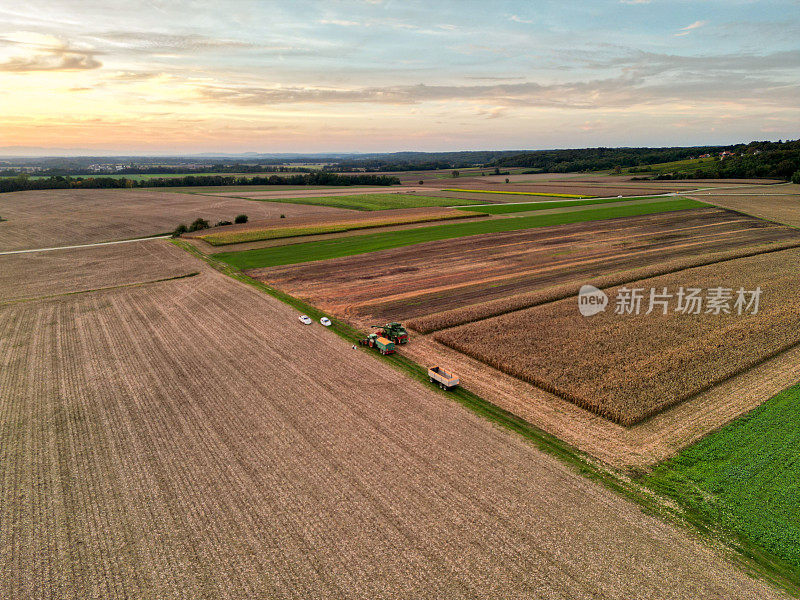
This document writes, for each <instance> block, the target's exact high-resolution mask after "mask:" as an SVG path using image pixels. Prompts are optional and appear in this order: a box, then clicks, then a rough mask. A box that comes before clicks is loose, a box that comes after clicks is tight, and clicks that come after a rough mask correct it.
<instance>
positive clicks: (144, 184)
mask: <svg viewBox="0 0 800 600" xmlns="http://www.w3.org/2000/svg"><path fill="white" fill-rule="evenodd" d="M399 183H400V180H399V179H397V177H391V176H388V175H338V174H336V173H326V172H320V171H316V172H313V173H302V174H300V173H298V174H293V175H269V176H265V177H233V176H225V175H187V176H185V177H164V178H160V177H159V178H153V179H142V180H138V181H137V180H135V179H128V178H126V177H68V176H67V177H64V176H54V177H45V178H38V179H33V178H29V177H25V176H21V177H9V178H4V179H0V193H2V192H20V191H26V190H56V189H98V188H100V189H112V188H152V187H195V186H230V185H243V186H244V185H375V186H384V185H386V186H388V185H398V184H399Z"/></svg>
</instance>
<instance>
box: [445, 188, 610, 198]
mask: <svg viewBox="0 0 800 600" xmlns="http://www.w3.org/2000/svg"><path fill="white" fill-rule="evenodd" d="M442 191H443V192H469V193H470V194H506V195H512V196H547V197H548V198H594V197H595V196H589V195H587V194H554V193H547V192H509V191H506V190H464V189H461V188H447V189H444V190H442Z"/></svg>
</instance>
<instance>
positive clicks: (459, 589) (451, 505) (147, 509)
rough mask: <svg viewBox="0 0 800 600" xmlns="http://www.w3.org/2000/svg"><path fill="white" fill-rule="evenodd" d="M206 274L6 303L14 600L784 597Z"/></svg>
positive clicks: (555, 464)
mask: <svg viewBox="0 0 800 600" xmlns="http://www.w3.org/2000/svg"><path fill="white" fill-rule="evenodd" d="M153 244H166V242H153ZM197 270H200V271H202V272H201V274H200V275H198V276H196V277H192V278H189V279H181V280H174V281H168V282H162V283H155V284H152V285H147V286H140V287H131V288H125V289H115V290H107V291H99V292H90V293H86V294H81V295H76V296H62V297H59V298H54V299H47V300H37V301H31V302H26V303H17V304H10V305H6V306H2V307H0V390H2V401H0V439H2V440H3V444H2V445H0V572H2V573H3V577H2V578H0V597H4V598H75V599H79V598H80V599H83V598H104V599H115V598H152V599H156V598H158V599H167V598H231V599H233V598H236V599H239V598H241V599H250V598H298V599H305V598H348V599H349V598H368V599H379V598H387V599H389V598H436V599H445V598H446V599H448V600H449V599H451V598H537V599H553V600H555V599H561V600H582V599H585V600H596V599H620V600H622V599H631V598H636V599H637V600H647V599H653V600H656V599H657V600H668V599H675V600H678V599H686V600H696V599H704V600H705V599H709V600H710V599H714V600H728V599H730V598H737V599H753V600H756V599H758V600H765V599H769V598H779V597H783V596H782V595H781V594H779V593H778V592H775V591H774V590H772V589H771V588H769V587H768V586H767V585H766V584H764V583H763V582H761V581H759V580H757V579H753V578H751V577H750V576H748V575H747V574H745V573H744V572H743V571H741V570H740V569H739V568H738V567H736V566H734V565H733V564H731V563H729V562H728V561H727V560H726V559H725V558H724V557H722V556H721V555H720V554H719V553H718V552H717V551H716V550H714V549H712V548H710V547H707V546H705V545H704V544H701V543H700V542H698V541H697V540H695V539H694V538H692V537H691V536H690V535H689V534H687V533H686V532H684V531H682V530H678V529H675V528H674V527H672V526H670V525H667V524H665V523H663V522H662V521H660V520H658V519H656V518H655V517H651V516H648V515H645V514H643V513H642V511H641V510H640V509H639V507H638V506H636V505H634V504H632V503H630V502H628V501H626V500H624V499H622V498H621V497H619V496H617V495H616V494H614V493H613V492H611V491H609V490H608V489H606V488H604V487H602V486H600V485H598V484H597V483H595V482H593V481H591V480H589V479H587V478H584V477H582V476H581V475H579V474H577V473H575V472H573V471H572V470H571V469H570V468H569V467H567V466H565V465H564V464H563V463H561V462H560V461H558V460H557V459H555V458H554V457H551V456H549V455H547V454H544V453H542V452H540V451H539V450H537V449H536V448H534V447H532V446H531V445H530V444H529V443H528V442H526V441H525V440H523V439H522V438H520V437H518V436H516V435H514V434H512V433H510V432H508V431H506V430H503V429H501V428H499V427H496V426H494V425H492V424H491V423H489V422H487V421H485V420H483V419H482V418H480V417H478V416H476V415H474V414H473V413H471V412H468V411H467V410H466V409H464V408H462V407H460V406H459V405H457V404H455V403H454V402H452V401H451V400H449V399H448V398H447V397H446V396H445V395H443V394H440V393H437V392H435V391H433V390H432V389H430V388H428V387H427V386H423V385H422V384H419V383H416V382H413V381H410V380H408V379H407V378H406V377H405V376H404V375H402V374H401V373H399V372H397V371H395V370H393V369H391V368H390V367H388V366H387V365H386V364H385V363H382V362H381V361H380V360H379V359H378V358H377V357H376V356H374V355H371V354H368V353H367V352H366V351H361V350H352V349H351V348H350V345H349V344H347V343H346V342H345V341H343V340H342V339H340V338H339V337H337V336H336V335H335V334H333V333H332V332H330V331H328V330H325V329H324V328H322V327H320V326H317V325H313V326H303V325H302V324H300V323H299V322H298V320H297V313H296V312H295V311H294V310H292V309H291V308H289V307H288V306H286V305H284V304H282V303H280V302H279V301H277V300H275V299H273V298H271V297H269V296H265V295H264V294H262V293H260V292H258V291H257V290H254V289H252V288H250V287H248V286H245V285H243V284H240V283H238V282H236V281H234V280H231V279H229V278H227V277H225V276H223V275H221V274H219V273H217V272H214V271H210V270H208V269H207V268H206V267H205V266H204V265H202V264H201V263H199V262H198V269H197Z"/></svg>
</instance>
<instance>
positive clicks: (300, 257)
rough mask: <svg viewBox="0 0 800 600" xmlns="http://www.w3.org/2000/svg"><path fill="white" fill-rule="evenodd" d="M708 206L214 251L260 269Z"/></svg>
mask: <svg viewBox="0 0 800 600" xmlns="http://www.w3.org/2000/svg"><path fill="white" fill-rule="evenodd" d="M705 206H708V205H707V204H704V203H703V202H697V201H695V200H686V199H683V198H681V199H675V200H667V201H664V202H655V203H650V204H631V205H628V206H613V207H605V208H596V209H586V210H579V211H574V212H565V213H556V214H549V215H535V216H530V217H513V218H510V219H491V220H486V221H483V220H482V221H477V222H471V223H457V224H449V225H435V226H432V227H420V228H418V229H407V230H403V231H387V232H384V233H374V234H370V235H358V236H348V237H341V238H336V239H332V240H320V241H314V242H304V243H299V244H289V245H286V246H276V247H271V248H259V249H257V250H244V251H241V252H222V253H219V254H214V258H217V259H219V260H222V261H224V262H226V263H228V264H229V265H232V266H235V267H238V268H240V269H256V268H260V267H274V266H276V265H290V264H295V263H301V262H308V261H313V260H324V259H328V258H338V257H340V256H351V255H353V254H364V253H366V252H376V251H378V250H387V249H389V248H399V247H401V246H411V245H413V244H421V243H423V242H431V241H435V240H447V239H453V238H459V237H465V236H469V235H479V234H482V233H498V232H502V231H515V230H518V229H532V228H535V227H547V226H549V225H564V224H567V223H579V222H583V221H597V220H600V219H613V218H617V217H630V216H636V215H647V214H653V213H660V212H669V211H676V210H686V209H690V208H702V207H705Z"/></svg>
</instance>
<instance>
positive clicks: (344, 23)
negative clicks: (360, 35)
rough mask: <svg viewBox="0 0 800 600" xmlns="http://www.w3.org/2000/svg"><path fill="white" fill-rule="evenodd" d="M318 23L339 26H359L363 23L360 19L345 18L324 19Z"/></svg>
mask: <svg viewBox="0 0 800 600" xmlns="http://www.w3.org/2000/svg"><path fill="white" fill-rule="evenodd" d="M318 23H320V24H322V25H338V26H339V27H359V26H361V25H362V24H361V23H359V22H358V21H346V20H344V19H322V20H320V21H318Z"/></svg>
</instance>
